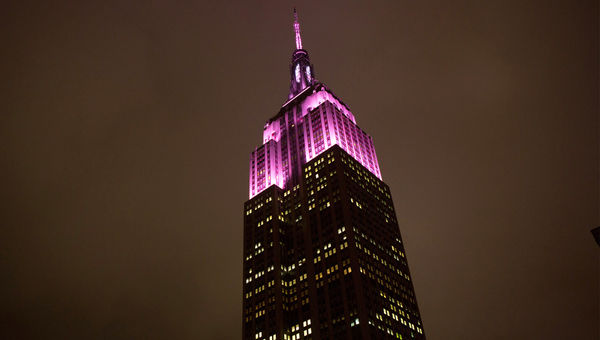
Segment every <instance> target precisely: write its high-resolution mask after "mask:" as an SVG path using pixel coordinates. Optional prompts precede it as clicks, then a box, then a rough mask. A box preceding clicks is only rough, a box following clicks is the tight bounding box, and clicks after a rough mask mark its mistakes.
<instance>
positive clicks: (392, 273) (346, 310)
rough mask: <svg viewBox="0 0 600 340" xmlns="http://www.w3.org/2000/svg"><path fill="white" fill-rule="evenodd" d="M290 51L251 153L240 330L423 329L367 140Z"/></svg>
mask: <svg viewBox="0 0 600 340" xmlns="http://www.w3.org/2000/svg"><path fill="white" fill-rule="evenodd" d="M294 33H295V39H296V50H295V51H294V53H293V54H292V63H291V65H290V93H289V96H288V99H287V101H286V102H285V103H284V104H283V106H282V107H281V109H280V110H279V112H278V113H277V114H276V115H275V116H273V117H272V118H271V119H269V120H268V121H267V122H266V124H265V126H264V130H263V144H262V145H261V146H259V147H257V148H256V149H255V150H254V151H253V152H252V153H251V156H250V174H249V175H250V181H249V196H250V199H249V200H248V201H247V202H246V203H245V204H244V253H243V257H244V259H243V270H244V272H243V309H242V323H243V327H242V328H243V330H242V333H243V335H242V338H243V339H246V340H259V339H264V340H274V339H281V340H288V339H289V340H296V339H425V336H424V331H423V325H422V322H421V316H420V313H419V309H418V306H417V301H416V297H415V293H414V288H413V284H412V280H411V276H410V272H409V268H408V263H407V260H406V254H405V251H404V245H403V243H402V238H401V236H400V230H399V228H398V222H397V220H396V213H395V211H394V205H393V202H392V197H391V193H390V190H389V188H388V186H387V185H386V184H385V183H384V182H383V181H382V177H381V172H380V169H379V164H378V161H377V156H376V154H375V148H374V145H373V139H372V138H371V136H369V135H368V134H366V133H365V132H364V131H363V130H362V129H361V128H360V127H358V125H356V120H355V118H354V115H353V114H352V112H350V109H349V108H348V107H347V106H346V104H344V103H343V102H342V101H341V100H340V99H339V98H338V97H336V96H335V94H334V93H333V92H332V91H331V90H330V89H329V88H328V87H327V86H325V84H323V83H321V82H320V81H318V80H317V79H316V78H315V71H314V67H313V65H312V64H311V62H310V58H309V55H308V52H307V51H306V50H304V49H303V48H302V40H301V36H300V25H299V23H298V17H297V14H296V11H295V10H294Z"/></svg>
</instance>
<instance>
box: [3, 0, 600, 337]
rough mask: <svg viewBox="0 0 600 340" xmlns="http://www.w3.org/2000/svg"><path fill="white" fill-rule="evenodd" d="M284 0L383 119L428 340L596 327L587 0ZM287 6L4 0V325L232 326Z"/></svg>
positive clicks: (283, 68)
mask: <svg viewBox="0 0 600 340" xmlns="http://www.w3.org/2000/svg"><path fill="white" fill-rule="evenodd" d="M50 3H54V4H50ZM296 5H297V7H298V10H299V14H300V21H301V25H302V26H301V27H302V33H303V34H302V35H303V42H304V46H305V48H306V49H308V51H309V53H310V55H311V60H312V62H313V63H314V65H315V70H316V76H317V78H319V79H320V80H321V81H323V82H325V83H326V84H327V85H328V86H329V87H331V88H332V89H333V91H334V92H335V93H336V94H337V95H338V96H339V97H340V98H342V100H344V101H345V102H346V103H347V104H348V105H349V107H350V108H351V109H352V111H353V112H354V114H355V116H356V118H357V122H358V124H359V125H360V126H361V127H362V128H363V129H364V130H365V131H367V133H369V134H370V135H372V136H373V137H374V141H375V146H376V150H377V153H378V157H379V161H380V165H381V168H382V174H383V178H384V181H385V182H386V183H388V185H389V186H390V187H391V189H392V193H393V195H394V201H395V206H396V209H397V214H398V219H399V222H400V228H401V231H402V235H403V238H404V241H405V244H406V249H407V255H408V259H409V264H410V266H411V270H412V274H413V279H414V283H415V287H416V293H417V298H418V301H419V305H420V308H421V312H422V316H423V322H424V325H425V332H426V334H427V335H428V337H429V339H432V340H435V339H451V340H452V339H544V340H546V339H585V340H587V339H598V335H599V331H598V330H599V328H598V320H599V309H598V305H599V303H598V302H599V294H598V293H599V289H598V287H599V280H598V269H599V263H598V260H599V249H598V247H597V246H596V245H595V243H594V242H593V238H592V236H591V234H590V232H589V230H590V229H592V228H593V227H594V226H597V225H600V221H599V214H598V210H599V209H598V208H599V205H598V189H599V187H600V186H599V180H598V174H599V171H598V170H599V168H598V155H599V153H598V127H599V125H598V91H599V89H598V74H599V72H598V71H599V68H598V59H599V53H598V45H599V44H598V42H599V35H598V3H597V2H594V1H440V2H422V1H404V0H402V1H378V2H375V3H369V4H367V2H354V1H352V2H350V1H343V2H330V1H323V2H310V3H307V2H296ZM292 6H293V3H292V2H288V1H269V2H266V1H253V2H249V1H247V2H238V3H232V2H227V1H224V2H221V1H214V2H201V1H164V0H162V1H161V0H158V1H148V2H142V1H108V2H107V1H95V2H92V1H88V2H85V1H71V2H60V1H46V2H41V1H40V2H39V3H23V2H18V4H11V3H7V2H3V5H2V8H1V9H0V13H1V14H0V27H1V31H0V33H1V37H2V45H3V46H2V53H0V55H1V58H2V60H1V61H2V63H1V65H2V70H1V72H0V74H1V75H2V78H3V81H2V85H0V86H1V90H2V91H1V93H2V94H1V97H0V98H3V99H2V100H1V104H0V107H1V108H2V110H1V114H0V138H1V139H0V145H1V147H0V150H1V151H0V152H1V157H0V162H1V163H0V175H1V177H0V178H2V181H3V183H2V187H3V188H2V190H1V191H0V192H1V195H2V196H1V197H2V205H1V207H2V208H1V210H0V211H1V212H2V216H1V218H2V231H1V237H0V238H1V240H2V241H0V242H1V244H0V245H1V247H0V266H1V267H0V269H1V271H2V279H0V289H1V290H2V293H3V294H2V296H1V300H0V304H1V305H2V314H1V315H0V338H3V339H29V338H34V339H68V338H79V339H99V338H102V339H136V338H144V339H239V338H240V336H241V287H242V279H241V274H242V266H241V264H242V209H243V202H244V201H245V200H246V199H247V190H248V186H247V180H248V178H247V177H248V155H249V152H250V151H251V150H252V149H253V148H254V147H255V146H256V145H258V144H259V143H260V142H261V136H262V135H261V131H262V126H263V123H264V121H265V120H266V119H267V118H269V117H271V116H272V115H274V114H275V113H276V112H277V110H278V108H279V107H280V105H281V104H282V103H283V102H284V100H285V99H286V96H287V92H288V86H289V85H288V84H289V83H288V63H289V60H290V56H291V53H292V52H293V47H294V45H293V44H294V42H293V31H292Z"/></svg>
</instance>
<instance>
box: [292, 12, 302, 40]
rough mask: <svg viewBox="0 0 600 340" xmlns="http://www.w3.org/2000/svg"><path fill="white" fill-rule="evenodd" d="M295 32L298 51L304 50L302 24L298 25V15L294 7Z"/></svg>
mask: <svg viewBox="0 0 600 340" xmlns="http://www.w3.org/2000/svg"><path fill="white" fill-rule="evenodd" d="M294 32H295V33H296V49H297V50H301V49H302V38H301V37H300V23H298V13H297V12H296V7H294Z"/></svg>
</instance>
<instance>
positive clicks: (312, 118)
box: [249, 86, 381, 198]
mask: <svg viewBox="0 0 600 340" xmlns="http://www.w3.org/2000/svg"><path fill="white" fill-rule="evenodd" d="M307 89H308V88H307ZM288 103H289V101H288ZM288 103H286V104H284V105H283V107H284V109H285V108H286V107H287V104H288ZM298 104H299V105H297V106H290V107H289V108H287V109H286V111H287V110H291V112H294V114H293V116H291V117H290V116H287V115H284V116H279V118H276V119H273V120H270V121H268V122H267V124H265V127H264V130H263V145H262V146H259V147H258V148H256V149H255V150H254V152H252V154H251V156H250V183H249V196H250V198H252V197H254V196H256V195H258V194H259V193H261V192H262V191H264V190H265V189H267V188H268V187H269V186H271V185H277V186H278V187H280V188H282V189H285V188H287V185H288V182H289V180H290V178H291V176H292V175H293V171H295V170H294V169H296V167H297V165H296V164H295V163H293V161H292V158H290V154H289V152H288V151H287V150H288V149H287V148H288V147H289V144H290V142H291V141H290V138H291V137H290V131H291V130H294V131H295V133H294V134H293V135H295V136H296V137H295V138H297V140H295V142H294V143H293V144H295V145H304V158H303V159H299V160H298V161H299V163H301V164H300V165H302V164H304V163H305V162H308V161H310V160H312V159H313V158H315V157H317V156H318V155H320V154H321V153H323V152H325V151H326V150H327V149H329V148H330V147H332V146H333V145H335V144H337V145H339V146H340V148H342V149H343V150H344V151H346V152H347V153H348V154H349V155H350V156H351V157H352V158H354V159H356V160H357V161H358V162H359V163H360V164H362V165H363V166H364V167H365V168H367V169H368V170H369V171H370V172H371V173H373V174H374V175H375V176H377V177H378V178H379V179H381V171H380V169H379V162H378V161H377V155H376V153H375V147H374V146H373V139H372V138H371V136H369V135H368V134H367V133H366V132H364V131H363V130H362V129H361V128H360V127H358V126H357V125H356V121H355V119H354V115H353V114H352V112H350V110H349V109H348V107H347V106H346V105H344V103H342V102H341V101H340V100H339V99H337V98H336V97H335V95H334V94H333V93H331V92H330V91H329V90H328V89H327V88H326V87H324V86H323V87H321V88H320V90H317V91H314V92H313V93H311V94H309V95H307V96H306V98H304V99H303V100H302V101H301V102H300V103H298ZM313 122H314V123H313ZM299 135H303V136H304V137H303V138H302V139H300V138H299V137H298V136H299ZM285 141H287V143H283V142H285ZM285 144H288V147H283V145H285Z"/></svg>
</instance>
